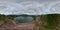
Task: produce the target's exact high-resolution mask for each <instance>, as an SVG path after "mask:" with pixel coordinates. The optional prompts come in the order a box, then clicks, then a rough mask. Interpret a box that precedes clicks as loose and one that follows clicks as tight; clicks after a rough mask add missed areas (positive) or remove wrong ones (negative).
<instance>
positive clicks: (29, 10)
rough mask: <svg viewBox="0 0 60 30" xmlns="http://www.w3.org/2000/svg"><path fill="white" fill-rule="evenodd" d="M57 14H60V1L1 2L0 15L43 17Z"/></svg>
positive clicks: (3, 0)
mask: <svg viewBox="0 0 60 30" xmlns="http://www.w3.org/2000/svg"><path fill="white" fill-rule="evenodd" d="M57 8H58V9H57ZM57 12H58V13H60V0H0V14H5V15H10V14H12V15H13V14H15V15H16V14H17V15H20V14H28V15H42V14H50V13H57Z"/></svg>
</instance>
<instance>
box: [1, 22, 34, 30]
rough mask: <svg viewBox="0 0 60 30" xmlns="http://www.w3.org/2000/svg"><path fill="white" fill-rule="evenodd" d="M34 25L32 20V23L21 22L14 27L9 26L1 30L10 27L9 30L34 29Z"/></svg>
mask: <svg viewBox="0 0 60 30" xmlns="http://www.w3.org/2000/svg"><path fill="white" fill-rule="evenodd" d="M33 26H34V24H33V23H32V22H30V23H20V24H17V25H15V26H12V27H9V28H0V30H2V29H3V30H5V29H8V30H13V29H14V30H32V29H33Z"/></svg>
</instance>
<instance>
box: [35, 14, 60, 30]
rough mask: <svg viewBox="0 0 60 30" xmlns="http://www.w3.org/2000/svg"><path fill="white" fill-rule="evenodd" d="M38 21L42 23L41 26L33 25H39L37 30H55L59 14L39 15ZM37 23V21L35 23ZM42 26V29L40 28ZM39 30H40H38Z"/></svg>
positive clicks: (59, 18)
mask: <svg viewBox="0 0 60 30" xmlns="http://www.w3.org/2000/svg"><path fill="white" fill-rule="evenodd" d="M40 20H41V22H42V24H41V25H39V22H38V23H35V25H36V24H37V25H36V26H38V25H39V30H41V29H42V30H57V27H58V26H59V24H60V23H59V21H60V14H48V15H41V16H40ZM35 22H37V21H35ZM41 26H42V27H41ZM40 28H41V29H40Z"/></svg>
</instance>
